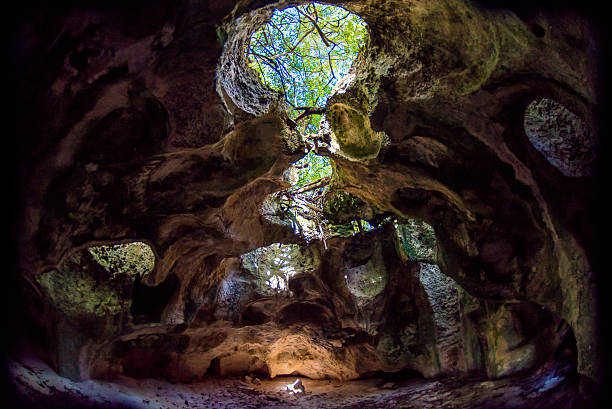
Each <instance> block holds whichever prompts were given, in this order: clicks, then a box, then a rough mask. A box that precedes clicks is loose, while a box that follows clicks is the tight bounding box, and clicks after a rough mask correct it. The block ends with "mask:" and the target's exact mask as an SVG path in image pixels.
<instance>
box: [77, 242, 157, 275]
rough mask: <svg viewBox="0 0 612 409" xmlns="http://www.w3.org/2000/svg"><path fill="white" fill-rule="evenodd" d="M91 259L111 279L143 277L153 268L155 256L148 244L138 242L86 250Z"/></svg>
mask: <svg viewBox="0 0 612 409" xmlns="http://www.w3.org/2000/svg"><path fill="white" fill-rule="evenodd" d="M88 250H89V253H91V255H92V256H93V258H94V259H95V260H96V261H97V262H98V263H99V264H100V265H101V266H102V267H104V268H105V269H106V270H107V271H108V272H109V273H110V274H111V276H112V277H114V276H117V275H124V274H125V275H128V276H141V277H142V276H144V275H146V274H148V273H149V272H151V271H152V270H153V267H154V266H155V254H154V253H153V250H151V247H149V245H148V244H146V243H142V242H139V241H136V242H133V243H125V244H113V245H108V246H94V247H89V248H88Z"/></svg>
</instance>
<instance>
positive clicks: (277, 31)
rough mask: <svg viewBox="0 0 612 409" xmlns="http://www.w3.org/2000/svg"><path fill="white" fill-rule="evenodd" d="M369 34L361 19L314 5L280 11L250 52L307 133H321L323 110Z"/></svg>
mask: <svg viewBox="0 0 612 409" xmlns="http://www.w3.org/2000/svg"><path fill="white" fill-rule="evenodd" d="M366 35H367V31H366V24H365V22H364V21H363V20H362V19H361V18H360V17H359V16H357V15H355V14H353V13H350V12H348V11H347V10H345V9H343V8H341V7H335V6H329V5H324V4H320V3H310V4H306V5H301V6H296V7H289V8H285V9H283V10H275V11H274V14H273V15H272V18H271V19H270V21H269V22H268V23H267V24H266V25H264V26H262V27H260V28H259V29H258V30H257V31H256V32H255V33H253V35H252V36H251V40H250V42H249V44H248V45H247V47H246V50H245V52H246V56H247V58H248V59H249V62H250V63H249V65H250V67H251V68H253V69H254V70H255V71H257V72H258V73H259V75H260V77H261V79H262V82H263V83H264V84H266V85H268V86H269V87H271V88H272V89H274V90H277V91H279V92H282V93H283V94H284V95H285V101H286V102H287V104H289V106H291V108H292V110H291V113H290V115H291V117H292V119H294V120H296V122H298V124H299V125H300V128H301V130H302V132H303V133H305V132H316V131H317V130H318V123H319V120H320V118H321V115H320V113H321V108H323V107H324V106H325V103H326V102H327V98H328V97H329V94H330V92H331V90H332V88H333V86H334V85H335V84H336V82H337V81H338V80H339V79H341V78H342V77H343V76H344V75H346V73H347V72H348V70H349V69H350V67H351V64H352V63H353V60H354V59H355V58H356V56H357V53H358V52H359V49H360V48H361V47H362V46H363V44H364V42H365V38H366ZM313 108H319V110H316V109H313ZM313 112H319V114H313Z"/></svg>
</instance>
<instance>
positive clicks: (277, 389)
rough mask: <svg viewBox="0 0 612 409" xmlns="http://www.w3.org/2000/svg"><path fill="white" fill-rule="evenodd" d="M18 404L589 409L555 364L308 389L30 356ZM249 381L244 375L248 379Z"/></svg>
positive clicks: (14, 365) (17, 377)
mask: <svg viewBox="0 0 612 409" xmlns="http://www.w3.org/2000/svg"><path fill="white" fill-rule="evenodd" d="M9 369H10V372H11V379H12V380H13V382H14V383H15V385H14V386H15V389H16V390H17V392H18V401H17V403H16V404H15V405H14V406H12V407H14V408H49V409H55V408H72V409H76V408H114V409H119V408H122V409H123V408H130V409H132V408H143V409H144V408H148V409H150V408H155V409H159V408H163V409H166V408H187V407H189V408H217V409H225V408H245V409H247V408H290V407H300V408H355V409H357V408H359V409H368V408H415V409H416V408H432V409H433V408H480V409H493V408H539V409H544V408H547V409H548V408H550V409H552V408H555V409H561V408H584V407H587V405H585V403H586V402H583V401H582V400H581V399H580V398H579V396H580V395H579V394H578V391H577V389H578V388H577V381H576V380H575V379H574V378H573V377H571V376H570V377H567V378H563V376H562V374H563V373H564V370H563V369H562V368H559V367H550V368H548V369H545V370H540V371H539V372H537V373H533V374H529V375H523V376H513V377H508V378H504V379H499V380H474V379H472V380H465V379H457V378H452V377H449V378H441V379H429V380H427V379H423V378H420V377H401V378H400V380H399V381H398V382H389V379H390V378H389V377H379V376H375V377H371V378H368V379H361V380H355V381H350V382H344V383H342V382H339V381H331V380H311V379H307V378H301V380H302V382H303V384H304V386H305V389H306V393H305V394H298V395H292V394H289V393H288V392H287V391H284V388H285V386H286V385H287V384H288V383H292V382H293V381H294V380H295V377H287V376H283V377H277V378H275V379H272V380H252V379H251V378H219V377H213V378H209V379H206V380H205V381H199V382H192V383H183V384H182V383H173V382H169V381H167V380H161V379H133V378H128V377H123V376H121V377H118V378H116V379H114V380H113V381H94V380H88V381H83V382H72V381H70V380H67V379H65V378H62V377H60V376H58V375H57V374H55V372H53V371H52V370H51V369H50V368H49V367H48V366H47V365H45V364H44V363H42V362H41V361H39V360H37V359H33V358H26V357H20V358H19V359H16V360H13V361H11V362H10V365H9ZM243 379H247V380H248V381H247V380H243Z"/></svg>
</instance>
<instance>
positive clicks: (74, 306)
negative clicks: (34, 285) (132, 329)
mask: <svg viewBox="0 0 612 409" xmlns="http://www.w3.org/2000/svg"><path fill="white" fill-rule="evenodd" d="M36 280H37V281H38V283H39V284H40V285H41V286H42V287H43V288H44V289H45V290H46V291H47V293H48V294H49V296H50V297H51V299H52V300H53V302H54V304H55V305H56V306H57V308H58V309H59V310H61V311H62V312H63V313H64V314H66V315H67V316H68V317H69V318H79V317H82V316H87V315H94V316H97V317H102V316H106V315H115V314H119V313H123V312H125V311H127V309H128V308H129V301H126V300H122V299H121V298H120V297H119V295H118V293H117V291H115V290H114V289H113V288H112V287H111V286H110V285H108V284H106V283H98V282H96V280H95V279H94V278H93V277H92V276H91V275H90V274H89V273H87V272H84V271H74V270H65V271H62V272H60V271H58V270H52V271H49V272H47V273H44V274H41V275H39V276H37V277H36Z"/></svg>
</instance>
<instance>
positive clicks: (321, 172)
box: [292, 151, 332, 187]
mask: <svg viewBox="0 0 612 409" xmlns="http://www.w3.org/2000/svg"><path fill="white" fill-rule="evenodd" d="M292 166H294V167H296V168H297V170H298V171H297V180H296V181H295V183H293V186H297V187H303V186H305V185H307V184H308V183H311V182H314V181H315V180H318V179H321V178H324V177H327V176H331V174H332V166H331V161H330V159H329V158H328V157H327V156H321V155H317V154H315V153H314V152H313V151H310V152H308V153H307V154H306V156H304V157H303V158H302V159H300V160H298V161H297V162H295V163H294V164H293V165H292Z"/></svg>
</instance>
